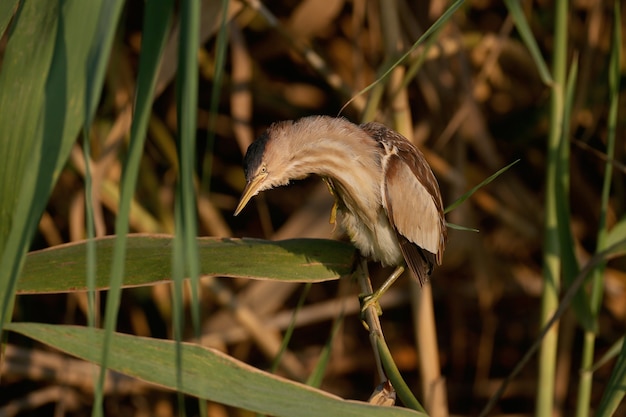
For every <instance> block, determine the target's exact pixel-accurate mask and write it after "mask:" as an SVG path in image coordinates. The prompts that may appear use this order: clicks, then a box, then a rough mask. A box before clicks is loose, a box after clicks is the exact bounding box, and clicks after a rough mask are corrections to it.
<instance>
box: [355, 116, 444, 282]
mask: <svg viewBox="0 0 626 417" xmlns="http://www.w3.org/2000/svg"><path fill="white" fill-rule="evenodd" d="M362 128H363V129H364V130H365V131H367V132H368V133H369V134H370V135H372V137H374V138H375V139H377V140H378V141H379V142H380V143H381V145H382V146H383V147H384V148H385V149H386V151H387V152H386V155H385V156H384V157H383V159H382V167H383V170H384V178H385V183H384V186H383V187H382V189H381V191H382V200H383V201H382V203H383V206H384V207H385V209H386V211H387V216H388V217H389V221H390V223H391V224H392V225H393V227H395V229H396V232H397V235H398V241H399V243H400V249H401V250H402V254H403V255H404V259H405V261H406V263H407V265H408V267H409V269H411V271H412V272H413V274H414V275H415V276H416V277H417V278H418V280H419V281H420V282H424V281H425V280H427V279H428V275H429V274H430V271H431V269H432V265H433V264H434V263H435V262H436V263H437V264H440V263H441V258H442V255H443V249H444V245H445V241H446V235H447V230H446V225H445V219H444V216H443V203H442V201H441V193H440V192H439V186H438V184H437V180H436V179H435V176H434V174H433V172H432V170H431V169H430V166H429V165H428V163H427V162H426V159H425V158H424V155H423V154H422V153H421V152H420V151H419V149H417V148H416V147H415V146H414V145H412V144H411V143H410V142H409V141H408V140H406V139H405V138H404V137H403V136H402V135H400V134H399V133H397V132H394V131H393V130H390V129H388V128H386V127H385V126H384V125H381V124H378V123H368V124H366V125H363V126H362Z"/></svg>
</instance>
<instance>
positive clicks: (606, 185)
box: [578, 1, 626, 416]
mask: <svg viewBox="0 0 626 417" xmlns="http://www.w3.org/2000/svg"><path fill="white" fill-rule="evenodd" d="M613 7H614V8H615V10H614V13H613V45H612V48H611V58H610V60H609V74H608V75H609V77H608V78H609V94H610V99H609V103H610V104H609V115H608V135H607V150H606V154H607V163H606V165H605V168H604V169H605V171H604V182H603V184H602V197H601V203H600V204H601V206H600V222H599V225H598V245H597V249H596V251H597V252H599V251H602V250H604V249H605V248H606V247H607V246H608V241H609V239H608V230H607V227H606V217H607V211H608V208H609V197H610V192H611V182H612V181H611V179H612V176H613V165H612V164H611V163H610V161H612V160H613V158H614V156H615V136H616V129H617V121H618V110H619V93H620V78H621V68H620V61H621V45H622V30H621V9H620V7H621V3H620V2H618V1H615V2H614V6H613ZM604 265H605V264H604V263H603V264H602V265H600V266H598V267H597V268H596V269H595V270H594V274H593V281H592V287H591V308H592V310H593V311H594V312H595V313H597V312H598V311H599V309H600V306H601V304H602V294H603V276H604V274H603V272H604ZM589 338H590V339H591V340H590V342H589V343H590V349H593V344H592V342H593V341H594V340H595V337H593V339H592V337H591V336H590V337H589ZM624 346H626V344H624V345H622V351H621V353H620V356H619V358H618V360H617V364H616V365H615V368H614V369H613V373H612V374H611V378H610V380H609V384H608V388H607V389H606V391H605V392H604V395H603V396H602V400H601V402H600V406H599V410H598V416H604V415H607V416H608V415H612V414H613V412H614V411H615V409H616V408H617V405H619V403H620V402H621V401H622V400H623V398H624V393H625V392H626V389H625V388H624V387H625V386H626V348H625V347H624ZM592 351H593V350H592ZM584 365H586V364H583V366H584ZM590 379H591V377H589V383H588V385H589V386H588V387H587V386H585V389H586V390H588V391H589V392H587V391H585V396H586V397H588V398H589V399H590V398H591V380H590ZM578 405H579V410H582V407H586V409H587V410H588V409H589V401H587V402H586V403H579V404H578ZM580 415H583V416H586V415H588V413H587V412H586V411H585V412H581V414H580Z"/></svg>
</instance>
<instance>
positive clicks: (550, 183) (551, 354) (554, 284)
mask: <svg viewBox="0 0 626 417" xmlns="http://www.w3.org/2000/svg"><path fill="white" fill-rule="evenodd" d="M555 7H556V10H555V25H554V27H555V33H554V55H553V70H552V76H553V77H552V78H553V80H554V84H553V86H552V94H551V103H550V135H549V138H548V168H547V172H546V214H545V231H544V233H545V235H544V254H543V262H544V265H543V293H542V297H541V319H540V322H541V325H542V326H544V325H545V324H546V323H547V322H548V321H549V320H550V317H552V316H553V315H554V313H555V311H556V310H557V308H558V304H559V303H558V294H559V290H560V286H561V282H560V275H561V267H562V265H561V259H560V242H559V233H558V223H557V222H558V216H557V201H556V197H557V186H558V183H557V181H558V160H559V150H560V141H561V140H563V110H564V86H565V69H566V65H565V63H566V57H567V11H568V8H567V2H565V1H558V2H556V3H555ZM557 341H558V325H555V326H553V327H552V328H551V329H550V330H549V331H548V332H547V334H546V335H545V338H544V339H543V342H542V345H541V350H540V353H539V379H538V384H537V402H536V409H535V415H536V416H537V417H548V416H551V415H552V410H553V407H554V384H555V374H556V354H557Z"/></svg>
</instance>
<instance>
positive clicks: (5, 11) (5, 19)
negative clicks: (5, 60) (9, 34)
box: [0, 0, 18, 38]
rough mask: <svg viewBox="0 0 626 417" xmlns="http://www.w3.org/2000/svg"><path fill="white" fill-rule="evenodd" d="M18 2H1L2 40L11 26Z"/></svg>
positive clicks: (11, 0)
mask: <svg viewBox="0 0 626 417" xmlns="http://www.w3.org/2000/svg"><path fill="white" fill-rule="evenodd" d="M17 3H18V0H4V1H0V38H1V37H2V35H4V31H5V30H6V28H7V26H8V25H9V21H10V20H11V17H12V16H13V12H14V11H15V9H16V7H17V5H18V4H17Z"/></svg>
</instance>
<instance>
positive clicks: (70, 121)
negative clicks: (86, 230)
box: [0, 0, 101, 326]
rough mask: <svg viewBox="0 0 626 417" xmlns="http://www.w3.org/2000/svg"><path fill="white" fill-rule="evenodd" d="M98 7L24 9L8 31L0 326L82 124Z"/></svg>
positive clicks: (0, 75)
mask: <svg viewBox="0 0 626 417" xmlns="http://www.w3.org/2000/svg"><path fill="white" fill-rule="evenodd" d="M100 4H101V2H100V1H95V0H94V1H87V2H86V1H81V0H73V1H72V0H67V1H64V2H58V1H49V2H23V3H22V5H21V7H20V10H19V13H18V14H17V15H16V16H15V18H14V22H13V23H12V29H11V31H10V35H9V37H8V42H7V47H6V50H5V54H4V57H3V63H2V68H1V71H0V91H2V94H0V137H1V138H2V140H0V158H2V161H0V162H1V163H0V167H1V168H0V195H2V199H0V256H1V258H0V294H1V295H2V301H1V304H2V305H1V306H0V308H1V309H0V326H2V325H3V322H5V321H8V318H9V316H10V314H9V312H10V311H11V305H12V302H13V296H14V294H15V288H16V285H17V284H16V283H17V279H18V276H19V272H20V269H21V267H22V264H23V261H24V256H25V254H26V251H27V249H28V246H29V244H30V240H31V238H32V236H33V234H34V233H35V229H36V227H37V224H38V222H39V218H40V216H41V213H42V211H43V209H44V207H45V204H46V203H47V201H48V196H49V194H50V191H51V189H52V186H53V184H54V183H55V181H56V178H57V177H58V175H59V172H60V170H61V168H62V166H63V165H64V164H65V161H66V160H67V156H68V154H69V151H70V149H71V146H72V144H73V143H74V141H75V139H76V137H77V135H78V132H79V129H80V126H81V123H82V120H83V115H84V98H85V82H86V79H85V67H86V62H87V56H88V52H89V48H90V46H91V41H92V39H93V34H94V28H95V26H96V21H97V17H98V12H99V10H100ZM7 242H10V244H7Z"/></svg>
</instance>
